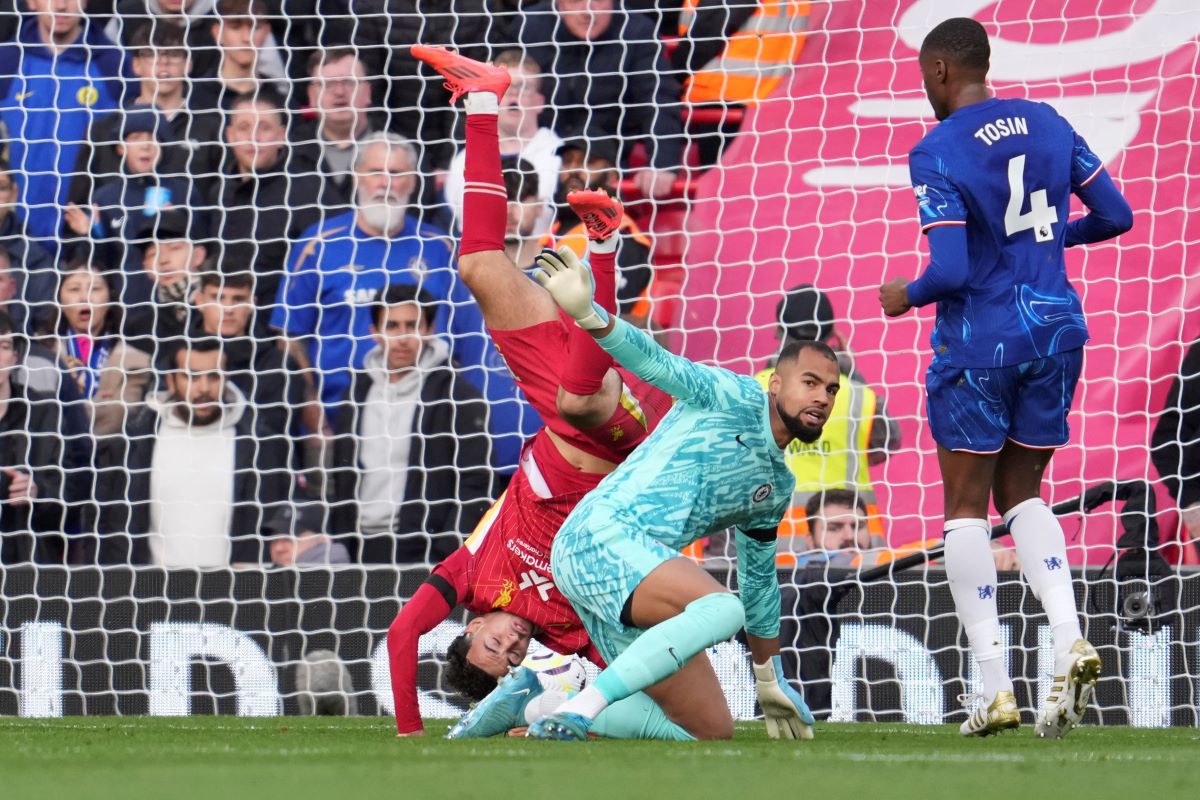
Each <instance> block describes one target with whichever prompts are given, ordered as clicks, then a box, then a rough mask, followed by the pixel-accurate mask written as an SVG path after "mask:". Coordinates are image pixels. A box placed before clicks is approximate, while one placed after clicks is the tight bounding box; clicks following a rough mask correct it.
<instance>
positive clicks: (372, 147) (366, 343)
mask: <svg viewBox="0 0 1200 800" xmlns="http://www.w3.org/2000/svg"><path fill="white" fill-rule="evenodd" d="M416 169H417V154H416V149H415V148H414V147H413V146H412V144H411V143H409V142H408V141H407V140H406V139H403V138H402V137H400V136H397V135H396V134H393V133H377V134H373V135H371V136H368V137H367V138H365V139H364V140H363V141H362V142H361V143H360V146H359V149H358V155H357V158H356V159H355V162H354V191H355V208H354V210H352V211H348V212H346V213H344V214H339V215H337V216H334V217H330V218H329V219H327V220H325V221H324V222H319V223H317V224H315V225H312V226H311V227H309V228H308V230H306V231H305V232H304V235H303V236H302V237H301V240H300V242H298V243H297V245H296V246H295V247H294V248H293V250H292V257H291V259H290V263H289V264H288V271H287V274H286V275H285V276H284V278H283V281H282V282H281V284H280V286H279V297H278V300H277V302H276V305H275V307H274V311H273V312H272V314H271V325H272V326H273V327H275V328H277V329H279V331H281V332H282V333H283V335H284V336H285V337H286V338H287V341H288V349H289V351H290V352H291V353H292V355H293V356H294V357H295V358H296V360H297V361H298V362H299V363H300V364H301V366H302V367H303V368H304V369H305V370H307V371H308V374H309V375H311V376H312V378H313V380H314V382H315V384H316V388H317V390H318V391H319V393H320V398H321V403H322V405H323V406H324V407H325V409H326V414H327V416H328V415H329V412H330V411H331V410H332V408H333V406H334V405H335V404H336V403H337V402H338V401H339V400H340V398H341V397H342V396H344V395H345V394H346V391H347V389H349V388H350V386H351V383H352V380H353V374H354V371H356V370H361V369H362V366H363V360H364V359H365V358H366V355H367V353H368V351H370V350H371V349H372V348H373V347H375V341H374V340H373V339H372V338H371V307H372V304H374V303H375V302H376V301H377V300H378V299H379V297H380V296H381V295H382V294H383V290H384V289H385V288H386V287H387V286H388V285H389V284H394V283H405V284H411V285H413V286H416V287H417V288H419V289H422V290H424V291H425V293H426V294H428V295H429V296H430V297H432V298H433V299H434V300H435V301H438V302H439V303H443V304H445V311H444V312H440V313H439V314H438V326H437V332H438V333H443V334H450V338H451V346H452V349H453V350H454V352H455V355H456V356H457V355H458V348H457V344H458V340H460V339H461V340H466V339H471V338H481V337H484V334H483V323H482V318H481V317H480V315H479V311H478V308H477V307H476V306H475V303H474V301H473V300H472V299H471V296H470V294H469V293H468V292H467V291H466V289H465V287H463V286H462V285H461V284H460V283H459V282H458V280H457V278H456V276H455V274H454V270H453V267H452V259H453V244H452V242H451V241H450V239H449V238H448V237H447V235H446V233H445V232H444V231H441V230H439V229H437V228H434V227H432V226H430V225H426V224H424V223H422V222H419V221H418V220H417V219H416V218H415V217H413V216H411V215H410V214H409V213H408V205H409V197H410V196H411V194H412V192H413V189H414V187H415V186H416V181H417V175H416ZM471 334H477V336H472V335H471ZM468 363H469V362H468ZM328 424H329V423H326V426H327V427H328ZM325 432H326V433H328V429H327V430H326V431H325Z"/></svg>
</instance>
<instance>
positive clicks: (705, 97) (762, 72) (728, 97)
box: [679, 0, 809, 105]
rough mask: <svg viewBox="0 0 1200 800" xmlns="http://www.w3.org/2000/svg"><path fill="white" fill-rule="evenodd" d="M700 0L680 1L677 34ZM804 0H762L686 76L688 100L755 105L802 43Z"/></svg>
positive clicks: (796, 55) (797, 54) (682, 31)
mask: <svg viewBox="0 0 1200 800" xmlns="http://www.w3.org/2000/svg"><path fill="white" fill-rule="evenodd" d="M697 2H698V0H684V4H683V10H682V11H681V12H680V14H679V35H680V36H687V34H688V30H689V29H690V28H691V26H692V22H693V21H694V20H695V17H696V11H695V9H696V4H697ZM808 15H809V7H808V2H807V0H760V2H759V4H758V10H756V11H755V12H754V14H753V15H752V16H751V17H750V18H749V19H747V20H746V22H745V23H744V24H743V25H742V27H741V29H740V30H738V31H737V32H736V33H734V34H733V35H732V36H730V37H729V41H728V42H727V43H726V45H725V49H724V50H722V51H721V52H720V53H719V54H718V55H717V56H716V57H715V58H713V59H712V60H711V61H709V62H708V63H707V64H705V65H704V66H703V67H701V68H700V69H699V70H698V71H697V72H696V73H694V74H693V75H692V76H691V78H689V79H688V82H687V86H686V87H685V89H684V100H685V101H687V102H689V103H740V104H743V105H754V104H755V103H757V102H759V101H760V100H763V99H765V98H766V97H767V96H768V95H770V94H771V92H772V91H774V90H775V87H776V86H778V85H779V82H780V81H782V80H783V79H784V78H785V77H786V76H787V75H788V73H790V72H791V70H792V65H793V64H795V63H796V60H797V59H798V58H799V57H800V51H801V50H802V49H803V48H804V37H805V30H806V29H807V28H808Z"/></svg>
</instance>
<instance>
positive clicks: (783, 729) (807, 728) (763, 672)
mask: <svg viewBox="0 0 1200 800" xmlns="http://www.w3.org/2000/svg"><path fill="white" fill-rule="evenodd" d="M754 688H755V690H756V691H757V692H758V704H759V705H760V706H761V707H762V710H763V716H764V717H766V722H767V735H768V736H770V737H771V738H772V739H811V738H813V724H814V723H815V722H816V720H814V719H813V715H812V712H811V711H809V710H808V705H807V704H806V703H805V702H804V697H803V696H802V695H801V694H800V693H799V692H797V691H796V690H795V689H793V688H792V686H791V684H789V683H788V682H787V679H786V678H784V677H783V662H782V661H781V660H780V658H779V656H777V655H776V656H771V660H770V661H768V662H767V663H765V664H755V665H754Z"/></svg>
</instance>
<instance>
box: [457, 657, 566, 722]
mask: <svg viewBox="0 0 1200 800" xmlns="http://www.w3.org/2000/svg"><path fill="white" fill-rule="evenodd" d="M542 691H543V688H542V682H541V681H540V680H538V674H537V673H536V672H534V671H533V670H531V669H530V668H529V667H517V668H516V669H514V670H512V671H511V672H509V673H508V674H507V675H505V676H504V677H503V678H501V679H500V682H499V683H497V684H496V688H495V689H493V690H492V693H491V694H489V695H488V696H487V697H485V698H483V699H482V700H480V701H479V702H478V703H476V704H475V705H474V706H472V708H471V710H470V711H468V712H467V713H466V714H465V715H464V716H463V718H462V719H460V720H459V721H458V722H456V723H454V725H453V726H452V727H451V728H450V730H449V732H448V733H447V734H446V738H447V739H482V738H485V737H488V736H498V735H499V734H501V733H507V732H508V731H509V730H510V729H512V728H515V727H517V726H518V725H522V724H524V722H525V706H527V705H529V701H530V700H532V699H533V698H535V697H537V696H538V695H540V694H541V693H542Z"/></svg>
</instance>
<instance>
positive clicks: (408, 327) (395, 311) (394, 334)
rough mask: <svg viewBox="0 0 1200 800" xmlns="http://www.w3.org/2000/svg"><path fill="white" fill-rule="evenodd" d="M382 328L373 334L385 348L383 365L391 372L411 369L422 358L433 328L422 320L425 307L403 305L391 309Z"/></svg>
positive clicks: (373, 329) (374, 328)
mask: <svg viewBox="0 0 1200 800" xmlns="http://www.w3.org/2000/svg"><path fill="white" fill-rule="evenodd" d="M377 324H381V327H373V328H372V330H371V334H372V336H373V337H374V339H375V341H376V343H377V344H378V345H379V346H380V347H382V348H383V362H384V364H386V365H387V369H388V371H389V372H399V371H400V370H405V369H409V368H410V367H412V366H413V365H415V364H416V363H417V359H419V358H420V357H421V348H422V347H423V346H424V344H425V337H427V336H428V335H429V334H430V330H429V325H427V324H426V323H425V321H424V319H422V317H421V307H420V306H418V305H417V304H416V303H399V304H397V305H394V306H388V309H387V311H386V312H385V313H384V315H383V319H382V322H381V323H377Z"/></svg>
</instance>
